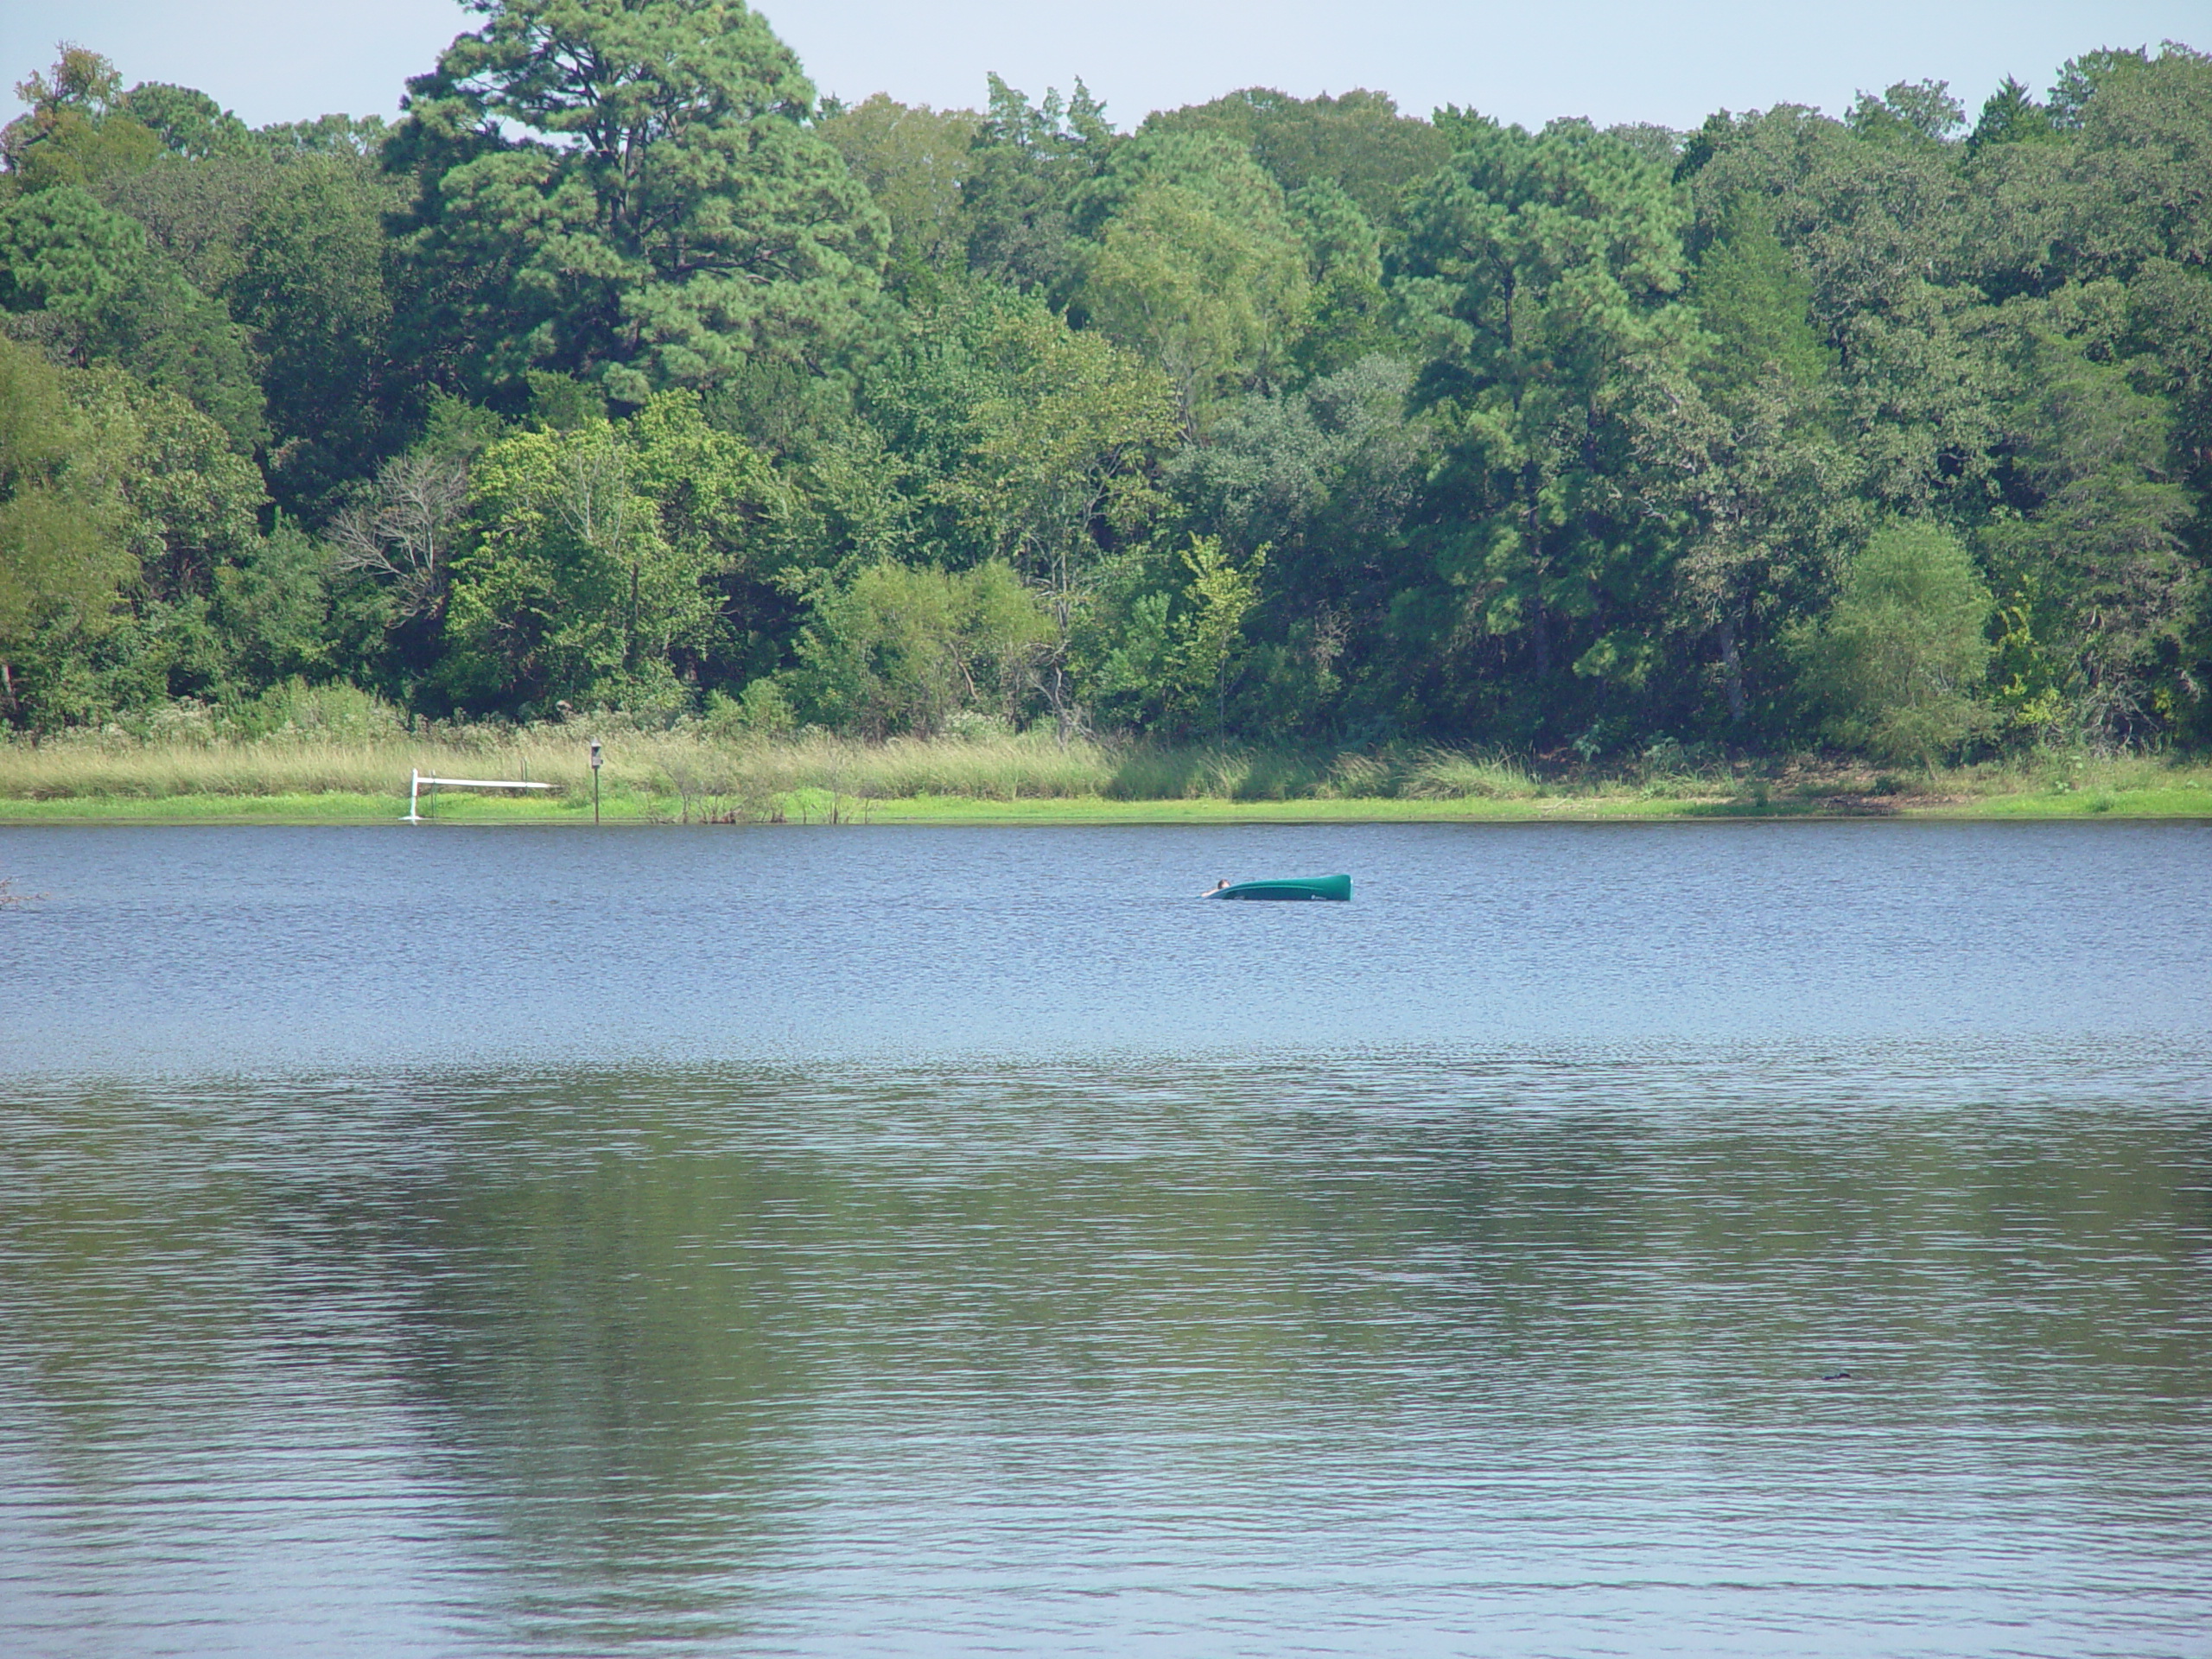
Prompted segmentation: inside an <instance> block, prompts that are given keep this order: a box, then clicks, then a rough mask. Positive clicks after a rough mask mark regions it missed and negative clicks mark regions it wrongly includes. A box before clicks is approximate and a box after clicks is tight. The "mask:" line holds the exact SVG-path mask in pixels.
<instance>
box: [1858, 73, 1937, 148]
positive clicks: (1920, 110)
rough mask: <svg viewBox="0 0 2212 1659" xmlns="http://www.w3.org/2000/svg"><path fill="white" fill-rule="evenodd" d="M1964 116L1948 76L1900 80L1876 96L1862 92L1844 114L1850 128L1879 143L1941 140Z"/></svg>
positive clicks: (1924, 142)
mask: <svg viewBox="0 0 2212 1659" xmlns="http://www.w3.org/2000/svg"><path fill="white" fill-rule="evenodd" d="M1966 118H1967V111H1966V106H1965V105H1962V104H1961V103H1960V102H1959V100H1958V99H1955V98H1953V97H1952V96H1951V84H1950V82H1948V81H1947V80H1901V81H1898V82H1897V84H1896V85H1894V86H1891V88H1890V89H1889V90H1888V91H1887V92H1884V93H1883V94H1882V96H1881V97H1879V98H1876V97H1875V96H1874V95H1873V94H1872V92H1861V93H1859V96H1858V98H1857V99H1855V100H1854V101H1853V104H1852V106H1851V113H1850V115H1849V116H1847V118H1846V119H1847V122H1848V124H1849V125H1850V127H1851V130H1853V132H1855V133H1857V134H1858V135H1859V137H1861V138H1864V139H1866V140H1868V141H1869V142H1871V143H1878V144H1897V143H1920V144H1940V143H1942V142H1943V141H1944V140H1946V139H1947V138H1948V137H1951V135H1952V134H1953V133H1955V132H1956V131H1957V130H1959V129H1960V128H1961V126H1963V125H1965V124H1966Z"/></svg>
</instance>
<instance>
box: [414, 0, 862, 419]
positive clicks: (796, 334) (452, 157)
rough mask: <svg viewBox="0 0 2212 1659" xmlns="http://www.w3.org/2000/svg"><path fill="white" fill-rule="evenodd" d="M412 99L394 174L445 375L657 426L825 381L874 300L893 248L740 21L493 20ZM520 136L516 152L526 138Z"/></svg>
mask: <svg viewBox="0 0 2212 1659" xmlns="http://www.w3.org/2000/svg"><path fill="white" fill-rule="evenodd" d="M482 10H484V13H485V15H486V23H485V26H484V27H483V28H482V29H479V30H478V31H476V32H475V33H474V34H470V35H461V36H459V37H457V38H456V39H455V40H454V42H453V44H452V45H451V46H449V47H448V48H446V50H445V52H444V53H443V54H442V55H441V56H440V58H439V60H438V67H437V68H436V69H435V71H433V72H432V73H429V74H427V75H423V76H419V77H417V78H416V79H414V80H412V81H410V83H409V92H410V100H409V116H408V119H407V121H406V123H405V124H404V125H403V127H402V128H401V130H400V131H399V132H398V133H397V135H396V136H395V137H394V138H393V139H392V140H391V143H390V144H389V145H388V146H387V147H386V149H385V159H386V162H387V164H389V165H391V166H392V167H394V168H400V169H403V170H405V171H407V172H410V173H412V174H413V175H415V177H416V180H417V181H418V186H419V189H420V192H421V194H420V199H419V200H418V203H417V205H416V214H415V221H414V222H415V228H414V230H413V231H412V232H411V233H410V235H409V237H408V238H407V239H406V242H405V251H406V254H407V257H408V258H409V260H410V263H411V265H412V267H413V269H414V272H415V277H414V283H415V287H414V291H413V299H412V305H411V308H410V316H409V319H408V322H409V327H410V333H411V334H412V339H413V347H414V349H415V351H416V353H417V354H418V355H419V356H420V358H421V359H422V360H423V365H424V369H425V371H426V372H428V373H429V375H430V376H431V377H432V378H434V379H435V380H437V381H439V382H440V383H442V384H447V385H452V386H454V387H467V388H469V389H471V390H474V391H480V392H485V393H493V394H500V395H507V396H512V395H514V394H515V393H517V392H518V391H519V388H520V386H521V385H522V377H523V375H524V372H525V371H526V370H529V369H531V368H547V369H554V370H558V371H560V372H564V373H569V374H573V375H575V376H577V377H579V378H585V379H590V380H595V381H598V382H600V383H601V384H602V385H604V386H605V387H606V389H607V395H608V396H609V397H613V398H616V399H618V400H620V401H621V402H624V403H627V404H642V403H643V402H645V399H646V398H647V397H649V396H650V395H651V393H652V391H653V390H654V389H655V388H657V387H664V386H673V385H688V386H700V385H708V384H709V383H711V382H712V381H714V380H715V378H717V377H718V376H720V375H721V374H724V373H726V372H728V371H729V370H730V369H731V368H732V367H734V365H737V364H739V363H741V362H743V361H745V360H746V359H748V358H751V357H754V356H761V355H765V356H768V357H776V358H783V359H788V360H791V361H794V362H798V363H803V364H807V365H813V366H819V365H822V364H823V363H825V362H826V361H828V360H829V358H830V357H832V356H833V355H834V354H835V353H836V351H837V350H838V349H839V348H840V346H842V343H843V342H844V341H845V340H847V339H848V338H849V336H850V335H851V334H853V332H854V330H855V327H856V326H857V324H858V322H859V320H860V317H861V313H862V312H863V310H864V309H865V308H866V307H867V305H868V302H869V300H870V298H871V296H873V294H874V290H875V286H876V277H877V273H878V271H879V270H880V266H881V264H882V259H883V251H884V242H885V238H886V234H887V232H886V227H885V223H884V220H883V218H882V215H881V214H880V213H878V212H877V211H876V210H875V209H874V207H873V206H872V205H871V204H870V203H869V201H868V194H867V192H866V191H865V190H864V189H863V188H861V186H860V185H859V184H858V183H857V182H856V181H855V180H854V179H853V178H852V176H851V175H849V173H848V172H847V171H846V168H845V164H844V161H843V158H842V156H839V155H838V153H837V151H836V149H834V148H833V147H831V146H830V145H829V143H827V142H826V141H825V140H823V138H822V137H820V136H819V135H818V134H817V133H816V132H815V131H814V130H812V129H811V128H810V126H809V124H808V118H809V117H810V115H811V113H812V110H813V100H814V92H813V88H812V86H810V84H809V83H808V81H807V79H806V78H805V76H804V74H803V73H800V70H799V67H798V60H797V59H796V58H794V57H793V56H792V55H791V51H790V49H789V48H786V47H785V45H784V44H783V42H782V41H779V40H778V39H777V38H776V36H775V35H773V34H772V33H771V32H770V30H769V28H768V25H767V23H766V21H765V20H764V19H763V18H762V17H761V16H760V15H759V14H758V13H756V12H753V11H750V10H747V8H746V7H745V6H744V5H742V4H741V3H738V0H645V3H639V4H626V3H622V0H488V3H486V5H485V6H484V7H483V8H482ZM511 134H512V135H520V136H510V135H511Z"/></svg>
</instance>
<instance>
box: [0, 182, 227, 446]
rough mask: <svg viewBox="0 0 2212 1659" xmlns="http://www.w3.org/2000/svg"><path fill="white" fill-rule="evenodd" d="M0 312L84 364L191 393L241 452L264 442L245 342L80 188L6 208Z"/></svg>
mask: <svg viewBox="0 0 2212 1659" xmlns="http://www.w3.org/2000/svg"><path fill="white" fill-rule="evenodd" d="M0 311H6V312H10V313H13V314H15V315H16V317H17V318H19V319H21V322H20V324H19V325H18V326H19V327H21V328H22V330H23V331H24V332H25V333H27V334H29V336H30V337H31V338H34V339H36V340H41V341H42V342H45V343H47V344H48V345H49V346H51V347H52V348H53V349H54V350H55V351H57V352H59V353H63V354H66V355H67V356H68V357H70V358H71V359H74V360H75V361H77V362H79V363H102V362H109V363H118V364H120V365H123V366H124V368H127V369H129V370H130V372H132V373H134V374H136V375H137V376H138V377H139V378H141V379H143V380H144V381H145V382H146V383H147V384H148V385H152V386H156V387H160V388H162V389H164V390H169V391H178V392H181V393H182V394H183V395H184V396H186V397H189V398H191V399H192V401H193V402H194V404H198V405H199V406H200V408H201V409H202V410H206V411H207V414H208V415H209V416H212V417H213V419H215V420H216V421H217V422H219V423H220V424H221V426H222V427H223V429H224V430H225V431H226V433H227V434H228V435H229V436H230V439H231V441H232V442H233V443H234V444H236V445H237V446H238V448H246V447H247V446H249V445H250V444H251V442H253V441H254V439H255V438H257V436H259V435H260V434H261V431H262V409H261V391H260V388H259V387H258V385H256V383H255V379H254V375H253V369H252V365H251V359H249V357H248V355H247V353H246V349H245V341H244V340H242V338H241V337H240V330H239V329H238V327H237V326H236V325H235V324H233V323H232V321H231V320H230V319H229V317H228V316H226V315H225V314H224V311H223V308H221V307H220V306H219V305H218V304H217V303H216V302H213V301H212V300H210V299H208V298H207V296H204V295H202V294H201V293H200V291H199V290H198V289H195V288H194V287H193V286H192V284H191V283H188V282H187V281H185V279H184V277H183V276H182V274H181V272H179V271H178V270H177V269H176V268H175V265H173V264H170V263H169V262H168V260H167V259H166V258H164V257H162V255H160V254H159V253H158V252H156V251H155V250H153V249H152V248H150V247H149V246H148V245H147V241H146V235H145V232H144V231H143V229H142V228H141V227H140V226H139V225H138V223H137V221H136V220H135V219H126V218H124V216H123V215H122V214H120V213H111V212H110V211H109V210H108V209H106V208H105V207H101V206H100V204H99V202H97V201H95V200H93V199H92V197H91V196H89V195H86V194H85V193H84V192H83V191H82V190H79V189H78V188H75V187H74V186H72V185H58V186H56V187H54V188H52V189H47V190H41V191H39V192H37V193H36V194H32V195H25V196H19V197H17V198H16V200H13V201H6V202H0Z"/></svg>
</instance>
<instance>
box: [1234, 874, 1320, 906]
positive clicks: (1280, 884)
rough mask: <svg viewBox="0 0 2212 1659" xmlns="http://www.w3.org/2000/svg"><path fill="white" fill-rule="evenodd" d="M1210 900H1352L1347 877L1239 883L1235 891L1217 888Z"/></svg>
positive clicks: (1316, 877) (1311, 877)
mask: <svg viewBox="0 0 2212 1659" xmlns="http://www.w3.org/2000/svg"><path fill="white" fill-rule="evenodd" d="M1206 897H1207V898H1209V899H1339V900H1345V899H1350V898H1351V877H1350V876H1348V875H1308V876H1300V877H1297V878H1295V879H1294V880H1285V881H1240V882H1238V883H1237V884H1236V886H1235V887H1216V888H1215V889H1214V890H1213V891H1212V892H1211V893H1208V894H1207V895H1206Z"/></svg>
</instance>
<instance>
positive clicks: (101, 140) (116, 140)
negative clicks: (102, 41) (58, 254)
mask: <svg viewBox="0 0 2212 1659" xmlns="http://www.w3.org/2000/svg"><path fill="white" fill-rule="evenodd" d="M16 97H17V98H19V99H22V101H23V102H24V103H26V104H28V105H30V108H29V110H28V111H25V112H24V113H23V114H22V115H19V116H17V117H16V118H15V119H14V120H13V121H11V122H10V123H9V124H8V125H7V126H6V127H5V128H4V129H0V166H4V168H5V169H6V171H7V174H8V175H9V176H10V177H11V178H12V179H13V180H14V181H15V182H16V185H17V187H18V188H21V189H23V190H26V191H32V190H48V189H52V188H54V187H55V186H57V185H73V186H76V187H78V188H94V187H97V186H99V185H100V184H102V183H104V182H105V181H108V180H110V179H112V178H118V177H120V176H123V175H128V174H131V173H136V172H137V171H139V170H140V169H142V168H145V167H148V166H149V165H150V164H151V163H152V162H153V161H154V159H155V158H156V156H159V155H160V154H161V153H162V141H161V139H160V138H159V137H156V135H155V134H154V133H153V132H152V131H150V130H148V129H147V128H146V127H145V126H143V125H142V124H140V123H139V122H137V121H136V120H134V119H132V118H131V115H132V112H131V111H130V109H129V106H128V103H127V100H126V99H124V96H123V78H122V77H121V76H120V75H118V74H117V73H116V72H115V66H114V65H113V64H111V63H110V62H109V61H108V60H106V59H105V58H104V57H102V56H100V55H99V54H98V53H97V52H88V51H86V49H85V48H83V47H81V46H69V45H66V44H65V45H64V46H63V47H62V48H61V55H60V58H59V59H58V60H56V61H55V63H54V67H53V69H52V70H51V72H49V73H47V74H33V75H31V76H30V77H29V78H28V79H24V80H22V81H19V82H18V83H16Z"/></svg>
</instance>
